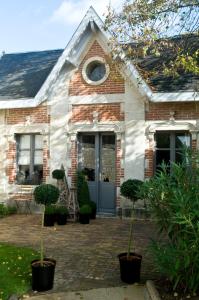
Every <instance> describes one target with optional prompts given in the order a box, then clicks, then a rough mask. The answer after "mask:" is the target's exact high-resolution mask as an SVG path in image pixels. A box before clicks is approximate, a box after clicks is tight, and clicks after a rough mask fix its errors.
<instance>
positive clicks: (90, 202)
mask: <svg viewBox="0 0 199 300" xmlns="http://www.w3.org/2000/svg"><path fill="white" fill-rule="evenodd" d="M88 204H89V206H90V207H91V210H92V211H91V214H90V219H96V211H97V206H96V203H95V202H94V201H89V202H88Z"/></svg>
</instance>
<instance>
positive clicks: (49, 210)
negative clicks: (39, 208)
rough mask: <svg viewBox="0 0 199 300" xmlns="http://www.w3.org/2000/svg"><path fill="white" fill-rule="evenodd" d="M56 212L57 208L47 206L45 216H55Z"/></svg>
mask: <svg viewBox="0 0 199 300" xmlns="http://www.w3.org/2000/svg"><path fill="white" fill-rule="evenodd" d="M55 212H56V208H55V206H53V205H47V206H45V211H44V213H45V215H54V214H55Z"/></svg>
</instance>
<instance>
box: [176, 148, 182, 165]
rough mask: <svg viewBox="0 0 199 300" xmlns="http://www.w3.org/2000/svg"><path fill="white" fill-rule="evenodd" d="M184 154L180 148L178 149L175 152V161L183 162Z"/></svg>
mask: <svg viewBox="0 0 199 300" xmlns="http://www.w3.org/2000/svg"><path fill="white" fill-rule="evenodd" d="M183 156H184V154H183V153H182V152H180V151H179V150H176V152H175V162H176V163H182V162H183Z"/></svg>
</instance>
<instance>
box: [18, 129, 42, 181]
mask: <svg viewBox="0 0 199 300" xmlns="http://www.w3.org/2000/svg"><path fill="white" fill-rule="evenodd" d="M16 142H17V183H18V184H31V185H34V184H35V185H37V184H40V183H41V182H42V178H43V137H42V135H39V134H17V135H16Z"/></svg>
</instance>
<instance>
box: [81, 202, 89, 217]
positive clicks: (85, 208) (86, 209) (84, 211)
mask: <svg viewBox="0 0 199 300" xmlns="http://www.w3.org/2000/svg"><path fill="white" fill-rule="evenodd" d="M79 213H80V214H82V215H90V214H91V213H92V209H91V207H90V205H88V204H84V205H82V206H81V207H80V209H79Z"/></svg>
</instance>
